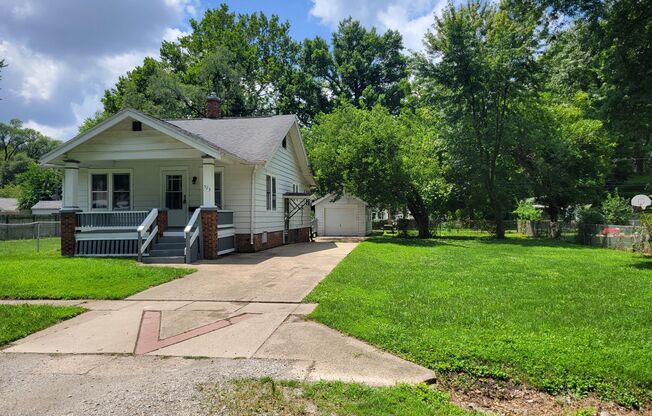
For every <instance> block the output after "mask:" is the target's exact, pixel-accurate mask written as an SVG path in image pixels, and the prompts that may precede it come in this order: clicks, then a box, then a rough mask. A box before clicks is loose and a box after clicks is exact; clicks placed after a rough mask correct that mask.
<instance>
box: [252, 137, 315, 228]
mask: <svg viewBox="0 0 652 416" xmlns="http://www.w3.org/2000/svg"><path fill="white" fill-rule="evenodd" d="M292 140H300V139H299V138H298V137H292ZM292 140H288V142H287V148H284V147H282V146H279V148H278V150H277V151H276V153H275V154H274V156H273V157H272V159H271V160H270V161H269V163H268V166H267V168H266V169H265V168H261V169H258V171H257V172H256V185H255V186H256V188H255V191H256V224H255V228H254V229H255V233H261V232H263V231H270V232H271V231H282V230H283V204H284V202H283V194H284V193H286V192H292V185H293V184H297V185H299V188H300V189H299V192H309V191H310V185H309V184H308V183H307V182H306V181H305V179H303V175H302V174H301V170H300V168H299V165H298V163H297V155H296V150H295V147H294V146H293V143H292ZM266 175H271V176H274V177H276V211H268V210H267V200H266V186H267V184H266ZM309 226H310V206H305V207H304V208H303V209H302V210H301V212H299V213H297V214H295V215H294V217H292V218H291V219H290V229H295V228H303V227H309Z"/></svg>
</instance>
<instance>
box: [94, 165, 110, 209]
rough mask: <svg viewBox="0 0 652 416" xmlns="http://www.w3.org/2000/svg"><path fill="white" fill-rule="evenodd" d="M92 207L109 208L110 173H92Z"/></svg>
mask: <svg viewBox="0 0 652 416" xmlns="http://www.w3.org/2000/svg"><path fill="white" fill-rule="evenodd" d="M91 208H93V209H109V175H107V174H106V173H103V174H93V175H91Z"/></svg>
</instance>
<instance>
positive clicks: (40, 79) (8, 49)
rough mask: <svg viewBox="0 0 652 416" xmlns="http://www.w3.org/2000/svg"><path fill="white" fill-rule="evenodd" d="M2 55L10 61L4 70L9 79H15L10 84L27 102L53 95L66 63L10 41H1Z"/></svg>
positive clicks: (45, 98) (0, 52) (46, 98)
mask: <svg viewBox="0 0 652 416" xmlns="http://www.w3.org/2000/svg"><path fill="white" fill-rule="evenodd" d="M0 55H1V56H2V57H3V58H5V59H6V61H7V62H8V63H10V65H9V66H8V67H7V68H6V69H5V70H4V71H6V74H7V75H6V77H7V79H8V80H15V82H13V83H11V84H10V88H11V90H12V91H13V92H15V93H16V94H17V95H19V96H20V97H22V98H23V99H24V100H25V101H26V102H29V101H31V100H33V99H37V100H49V99H50V98H51V97H52V93H53V92H54V89H55V87H56V84H57V80H58V79H59V77H60V75H61V73H62V71H63V70H64V69H65V68H64V67H65V65H63V64H61V63H60V62H56V61H54V60H53V59H50V58H49V57H47V56H45V55H43V54H39V53H35V52H32V51H31V50H30V49H28V48H27V47H25V46H22V45H17V44H14V43H11V42H8V41H0Z"/></svg>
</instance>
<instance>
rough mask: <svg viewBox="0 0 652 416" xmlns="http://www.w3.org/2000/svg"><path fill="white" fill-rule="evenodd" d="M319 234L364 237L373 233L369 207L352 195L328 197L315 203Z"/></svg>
mask: <svg viewBox="0 0 652 416" xmlns="http://www.w3.org/2000/svg"><path fill="white" fill-rule="evenodd" d="M312 205H313V206H314V207H315V218H316V219H317V234H319V235H323V236H364V235H367V234H369V233H371V210H370V209H369V205H368V204H367V203H366V202H364V201H363V200H361V199H360V198H356V197H354V196H352V195H347V194H344V195H342V197H341V198H339V199H337V200H336V198H335V195H332V194H331V195H326V196H325V197H323V198H320V199H318V200H316V201H315V202H313V204H312Z"/></svg>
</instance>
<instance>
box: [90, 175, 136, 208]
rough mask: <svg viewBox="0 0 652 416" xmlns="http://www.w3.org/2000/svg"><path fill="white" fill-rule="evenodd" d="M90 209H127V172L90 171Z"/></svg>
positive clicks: (129, 200) (129, 176) (128, 178)
mask: <svg viewBox="0 0 652 416" xmlns="http://www.w3.org/2000/svg"><path fill="white" fill-rule="evenodd" d="M90 182H91V209H95V210H112V211H128V210H130V209H131V175H130V174H129V173H124V172H121V173H92V174H91V181H90Z"/></svg>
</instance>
